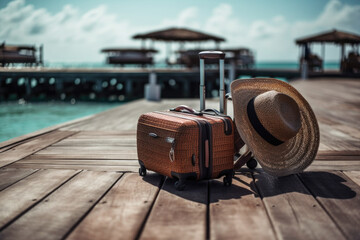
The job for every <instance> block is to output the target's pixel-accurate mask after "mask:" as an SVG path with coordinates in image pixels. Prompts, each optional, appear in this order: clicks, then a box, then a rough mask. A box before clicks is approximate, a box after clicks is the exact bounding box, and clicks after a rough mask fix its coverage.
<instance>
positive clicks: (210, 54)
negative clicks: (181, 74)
mask: <svg viewBox="0 0 360 240" xmlns="http://www.w3.org/2000/svg"><path fill="white" fill-rule="evenodd" d="M199 58H200V111H203V110H205V98H206V97H205V96H206V95H205V94H206V88H205V59H219V65H220V66H219V71H220V90H219V96H220V109H219V110H220V112H221V113H223V114H226V110H227V109H226V103H225V82H224V59H225V53H223V52H221V51H203V52H200V53H199Z"/></svg>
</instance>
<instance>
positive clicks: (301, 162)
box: [231, 78, 320, 176]
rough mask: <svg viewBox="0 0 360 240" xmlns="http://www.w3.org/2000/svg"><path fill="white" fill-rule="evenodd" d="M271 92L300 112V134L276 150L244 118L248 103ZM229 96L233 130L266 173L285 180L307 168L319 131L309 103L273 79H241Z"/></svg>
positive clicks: (275, 147) (313, 152)
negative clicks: (230, 98)
mask: <svg viewBox="0 0 360 240" xmlns="http://www.w3.org/2000/svg"><path fill="white" fill-rule="evenodd" d="M271 90H275V91H277V92H280V93H283V94H286V95H288V96H290V97H291V98H292V99H293V100H295V102H296V103H297V105H298V107H299V111H300V119H301V127H300V130H299V131H298V132H297V134H296V135H295V136H294V137H292V138H291V139H289V140H287V141H286V142H284V143H283V144H280V145H278V146H274V145H272V144H270V143H268V142H267V141H265V140H264V139H263V138H262V137H261V136H259V135H258V133H257V132H256V130H255V129H254V128H253V126H252V124H251V123H250V120H249V118H248V115H247V105H248V103H249V101H250V100H251V99H252V98H254V97H256V96H258V95H260V94H262V93H264V92H267V91H271ZM231 93H232V98H233V102H234V117H235V123H236V126H237V130H238V131H239V134H240V136H241V138H242V140H243V141H244V142H245V143H246V144H247V145H248V147H249V148H250V150H251V151H252V153H253V154H254V156H255V158H256V159H257V160H258V161H259V163H260V165H261V166H262V168H263V169H264V170H265V171H266V172H268V173H269V174H271V175H274V176H286V175H290V174H294V173H299V172H301V171H303V170H304V169H305V168H306V167H308V166H309V165H310V164H311V162H312V161H313V160H314V158H315V156H316V153H317V150H318V148H319V141H320V137H319V127H318V124H317V121H316V117H315V114H314V112H313V111H312V109H311V107H310V105H309V103H308V102H307V101H306V100H305V98H304V97H303V96H301V94H300V93H299V92H298V91H297V90H296V89H295V88H293V87H292V86H291V85H289V84H287V83H285V82H283V81H280V80H277V79H271V78H256V79H241V80H235V81H234V82H232V84H231ZM263 121H264V120H263ZM272 133H273V132H272ZM275 134H276V133H275Z"/></svg>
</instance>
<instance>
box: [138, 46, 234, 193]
mask: <svg viewBox="0 0 360 240" xmlns="http://www.w3.org/2000/svg"><path fill="white" fill-rule="evenodd" d="M199 55H200V100H201V101H200V109H201V111H200V112H197V111H195V110H194V109H191V108H189V107H186V106H179V107H177V108H174V109H171V110H170V111H164V112H151V113H146V114H143V115H141V116H140V118H139V121H138V126H137V151H138V158H139V164H140V168H139V174H140V175H141V176H145V175H146V169H149V170H152V171H155V172H158V173H160V174H162V175H165V176H168V177H170V178H175V179H177V181H176V182H175V187H176V189H178V190H182V189H183V188H184V187H185V181H186V180H187V179H195V180H201V179H211V178H219V177H221V176H224V175H225V177H224V185H231V183H232V176H233V166H234V125H233V121H232V119H231V118H230V117H229V116H226V115H224V114H222V113H220V112H218V111H216V110H213V109H205V80H204V59H207V58H212V59H220V111H221V112H225V111H226V105H225V90H224V88H225V86H224V85H225V84H224V57H225V54H224V53H222V52H201V53H200V54H199Z"/></svg>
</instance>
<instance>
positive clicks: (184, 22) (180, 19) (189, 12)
mask: <svg viewBox="0 0 360 240" xmlns="http://www.w3.org/2000/svg"><path fill="white" fill-rule="evenodd" d="M198 12H199V11H198V9H197V8H196V7H188V8H185V9H184V10H182V11H180V12H179V14H178V15H177V16H175V17H174V18H171V19H164V20H163V21H162V22H161V23H160V26H159V27H160V28H161V27H169V26H176V27H191V28H199V27H200V23H199V21H198V19H197V16H198ZM153 29H156V28H153ZM153 29H151V30H150V31H152V30H153Z"/></svg>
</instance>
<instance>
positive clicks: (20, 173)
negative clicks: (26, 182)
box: [0, 168, 37, 191]
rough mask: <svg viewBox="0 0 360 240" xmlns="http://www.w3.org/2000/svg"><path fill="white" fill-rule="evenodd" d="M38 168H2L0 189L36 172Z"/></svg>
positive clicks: (0, 170) (0, 171)
mask: <svg viewBox="0 0 360 240" xmlns="http://www.w3.org/2000/svg"><path fill="white" fill-rule="evenodd" d="M36 171H37V170H36V169H16V168H5V169H0V191H2V190H4V189H5V188H7V187H9V186H11V185H12V184H14V183H16V182H18V181H20V180H21V179H23V178H25V177H27V176H29V175H31V174H33V173H34V172H36Z"/></svg>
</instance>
